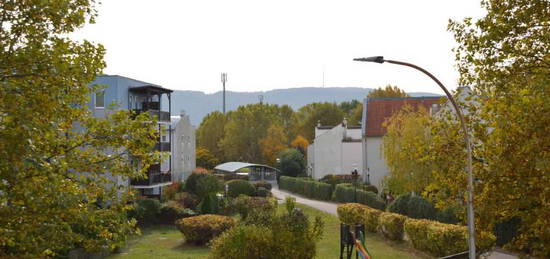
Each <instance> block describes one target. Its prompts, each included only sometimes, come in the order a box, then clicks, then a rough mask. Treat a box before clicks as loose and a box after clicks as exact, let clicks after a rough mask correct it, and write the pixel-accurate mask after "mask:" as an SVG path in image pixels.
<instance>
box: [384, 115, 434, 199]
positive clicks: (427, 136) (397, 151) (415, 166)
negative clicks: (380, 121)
mask: <svg viewBox="0 0 550 259" xmlns="http://www.w3.org/2000/svg"><path fill="white" fill-rule="evenodd" d="M431 121H432V118H431V117H430V115H429V114H428V112H427V111H426V110H425V109H424V108H423V107H420V108H419V109H418V110H415V109H414V108H413V107H411V106H408V105H406V106H405V107H403V109H402V110H401V111H399V112H396V113H394V114H393V115H392V116H391V117H390V118H389V119H388V120H387V121H386V122H385V123H384V126H385V127H386V128H387V133H386V135H385V136H384V137H383V150H384V158H385V159H386V162H387V165H388V169H389V171H390V174H389V175H388V176H387V177H386V179H385V182H386V186H387V187H388V188H389V190H390V191H391V192H392V193H394V194H403V193H409V192H416V193H422V192H423V191H424V189H425V188H426V187H427V186H428V185H429V184H430V183H431V179H432V177H431V174H432V171H433V169H434V168H433V167H434V166H433V164H434V161H432V160H433V159H431V157H430V155H431V151H430V147H431V143H430V142H431V131H430V130H431V126H430V125H431Z"/></svg>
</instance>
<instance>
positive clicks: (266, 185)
mask: <svg viewBox="0 0 550 259" xmlns="http://www.w3.org/2000/svg"><path fill="white" fill-rule="evenodd" d="M254 186H255V187H256V189H257V188H260V187H263V188H266V189H267V190H271V188H273V187H272V186H271V183H269V182H266V181H258V182H255V183H254Z"/></svg>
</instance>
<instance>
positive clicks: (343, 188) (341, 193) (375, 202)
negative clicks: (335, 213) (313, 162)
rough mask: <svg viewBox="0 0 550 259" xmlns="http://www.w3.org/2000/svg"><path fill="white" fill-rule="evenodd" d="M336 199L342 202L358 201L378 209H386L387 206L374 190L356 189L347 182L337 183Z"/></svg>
mask: <svg viewBox="0 0 550 259" xmlns="http://www.w3.org/2000/svg"><path fill="white" fill-rule="evenodd" d="M334 199H335V200H336V201H338V202H342V203H346V202H357V203H361V204H365V205H367V206H369V207H371V208H374V209H378V210H384V209H385V207H386V204H385V203H384V201H383V200H382V199H381V198H380V197H378V195H376V194H375V193H374V192H369V191H363V190H361V189H359V188H357V189H355V188H354V187H353V185H351V184H346V183H343V184H338V185H336V190H335V191H334Z"/></svg>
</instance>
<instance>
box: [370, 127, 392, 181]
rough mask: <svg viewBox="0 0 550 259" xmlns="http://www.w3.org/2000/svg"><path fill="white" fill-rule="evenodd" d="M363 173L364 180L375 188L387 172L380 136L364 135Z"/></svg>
mask: <svg viewBox="0 0 550 259" xmlns="http://www.w3.org/2000/svg"><path fill="white" fill-rule="evenodd" d="M364 143H365V150H366V152H365V157H366V159H365V160H366V161H365V162H366V164H365V166H366V167H365V170H364V172H365V175H364V177H365V178H364V181H365V182H368V183H370V184H372V185H374V186H376V187H377V188H379V189H380V188H381V187H382V180H383V179H384V177H385V176H386V175H388V174H389V170H388V166H387V164H386V160H385V159H384V150H383V149H382V148H383V141H382V137H365V139H364Z"/></svg>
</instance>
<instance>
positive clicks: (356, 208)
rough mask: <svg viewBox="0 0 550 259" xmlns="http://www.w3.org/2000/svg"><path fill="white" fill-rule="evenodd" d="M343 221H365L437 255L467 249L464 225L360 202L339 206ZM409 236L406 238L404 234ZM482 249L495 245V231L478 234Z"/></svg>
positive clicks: (367, 226) (372, 228) (373, 229)
mask: <svg viewBox="0 0 550 259" xmlns="http://www.w3.org/2000/svg"><path fill="white" fill-rule="evenodd" d="M337 211H338V217H339V218H340V221H341V222H342V223H345V224H348V225H353V224H364V225H365V229H366V230H367V231H371V232H380V233H382V234H383V235H384V236H385V237H386V238H388V239H391V240H396V241H401V240H404V239H406V240H409V241H410V242H411V243H412V245H413V247H414V248H416V249H418V250H421V251H424V252H428V253H431V254H432V255H434V256H446V255H451V254H456V253H459V252H463V251H466V250H468V229H467V227H465V226H459V225H453V224H444V223H440V222H436V221H432V220H427V219H411V218H408V217H405V216H402V215H399V214H395V213H387V212H382V211H380V210H376V209H373V208H369V207H368V206H365V205H362V204H358V203H347V204H342V205H340V206H338V210H337ZM405 236H406V237H405ZM476 240H477V242H476V245H477V248H478V250H479V251H480V252H482V251H487V250H488V249H490V248H491V247H493V245H494V244H495V240H496V238H495V236H494V235H493V234H492V233H488V232H481V233H478V234H477V236H476Z"/></svg>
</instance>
